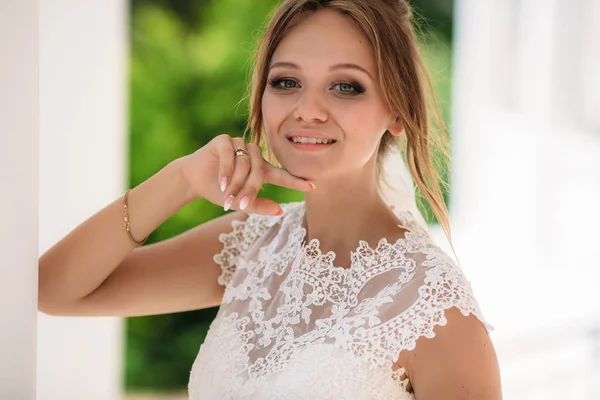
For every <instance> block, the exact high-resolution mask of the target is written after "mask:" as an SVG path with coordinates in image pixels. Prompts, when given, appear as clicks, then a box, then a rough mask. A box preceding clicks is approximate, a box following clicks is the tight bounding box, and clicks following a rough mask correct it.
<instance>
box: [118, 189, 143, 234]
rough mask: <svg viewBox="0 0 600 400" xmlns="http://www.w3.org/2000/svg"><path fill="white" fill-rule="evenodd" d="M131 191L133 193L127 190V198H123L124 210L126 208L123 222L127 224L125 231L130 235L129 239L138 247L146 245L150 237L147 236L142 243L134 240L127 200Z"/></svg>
mask: <svg viewBox="0 0 600 400" xmlns="http://www.w3.org/2000/svg"><path fill="white" fill-rule="evenodd" d="M130 191H131V189H129V190H127V192H125V197H124V198H123V208H124V214H123V220H124V223H125V230H126V231H127V233H128V234H129V237H130V238H131V240H133V242H134V243H135V244H137V245H138V246H141V245H143V244H144V243H146V240H148V236H146V238H145V239H144V240H142V241H141V242H138V241H137V240H135V239H134V238H133V235H131V231H130V230H129V214H128V213H127V198H128V196H129V192H130Z"/></svg>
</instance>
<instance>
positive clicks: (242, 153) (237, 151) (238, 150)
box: [233, 147, 250, 159]
mask: <svg viewBox="0 0 600 400" xmlns="http://www.w3.org/2000/svg"><path fill="white" fill-rule="evenodd" d="M233 154H234V156H233V158H234V159H235V158H236V157H238V156H245V157H248V158H250V154H248V152H247V151H246V149H243V148H241V147H236V149H235V150H234V151H233Z"/></svg>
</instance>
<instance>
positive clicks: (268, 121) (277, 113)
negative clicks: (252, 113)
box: [262, 92, 286, 134]
mask: <svg viewBox="0 0 600 400" xmlns="http://www.w3.org/2000/svg"><path fill="white" fill-rule="evenodd" d="M262 114H263V121H264V124H265V130H266V131H267V134H269V133H275V132H276V131H277V129H278V127H279V126H280V125H281V123H282V122H283V120H284V119H285V115H286V110H285V105H284V102H283V101H281V100H280V99H277V98H276V97H275V96H272V95H270V94H269V93H268V92H265V93H264V94H263V98H262Z"/></svg>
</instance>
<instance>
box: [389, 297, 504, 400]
mask: <svg viewBox="0 0 600 400" xmlns="http://www.w3.org/2000/svg"><path fill="white" fill-rule="evenodd" d="M444 314H445V315H444V319H445V323H444V325H438V326H436V327H435V328H434V336H433V337H432V338H427V337H421V338H420V339H419V340H417V343H416V346H415V348H414V349H413V350H411V351H409V352H404V353H401V354H400V359H399V360H398V361H399V364H400V365H402V367H403V368H404V369H405V371H406V374H407V377H408V379H409V380H410V383H411V386H412V388H413V390H414V392H415V394H416V395H417V396H418V398H419V399H425V400H427V399H440V398H444V399H484V398H485V399H501V397H502V396H501V384H500V372H499V366H498V360H497V356H496V352H495V349H494V345H493V343H492V341H491V339H490V337H489V334H488V332H487V330H486V329H485V327H484V326H483V325H482V323H481V321H480V320H479V319H478V318H477V317H476V316H475V315H474V314H468V315H466V316H465V315H464V313H463V312H462V311H461V310H459V309H458V308H457V307H450V308H448V309H447V310H445V312H444Z"/></svg>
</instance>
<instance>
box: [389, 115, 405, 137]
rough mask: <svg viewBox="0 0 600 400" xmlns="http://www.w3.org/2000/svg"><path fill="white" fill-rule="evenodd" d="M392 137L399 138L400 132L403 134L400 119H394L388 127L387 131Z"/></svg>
mask: <svg viewBox="0 0 600 400" xmlns="http://www.w3.org/2000/svg"><path fill="white" fill-rule="evenodd" d="M387 130H388V131H389V132H390V133H391V134H392V135H393V136H400V135H401V134H402V132H404V124H403V123H402V119H400V117H396V119H395V120H394V121H393V122H392V123H391V124H390V126H388V129H387Z"/></svg>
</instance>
